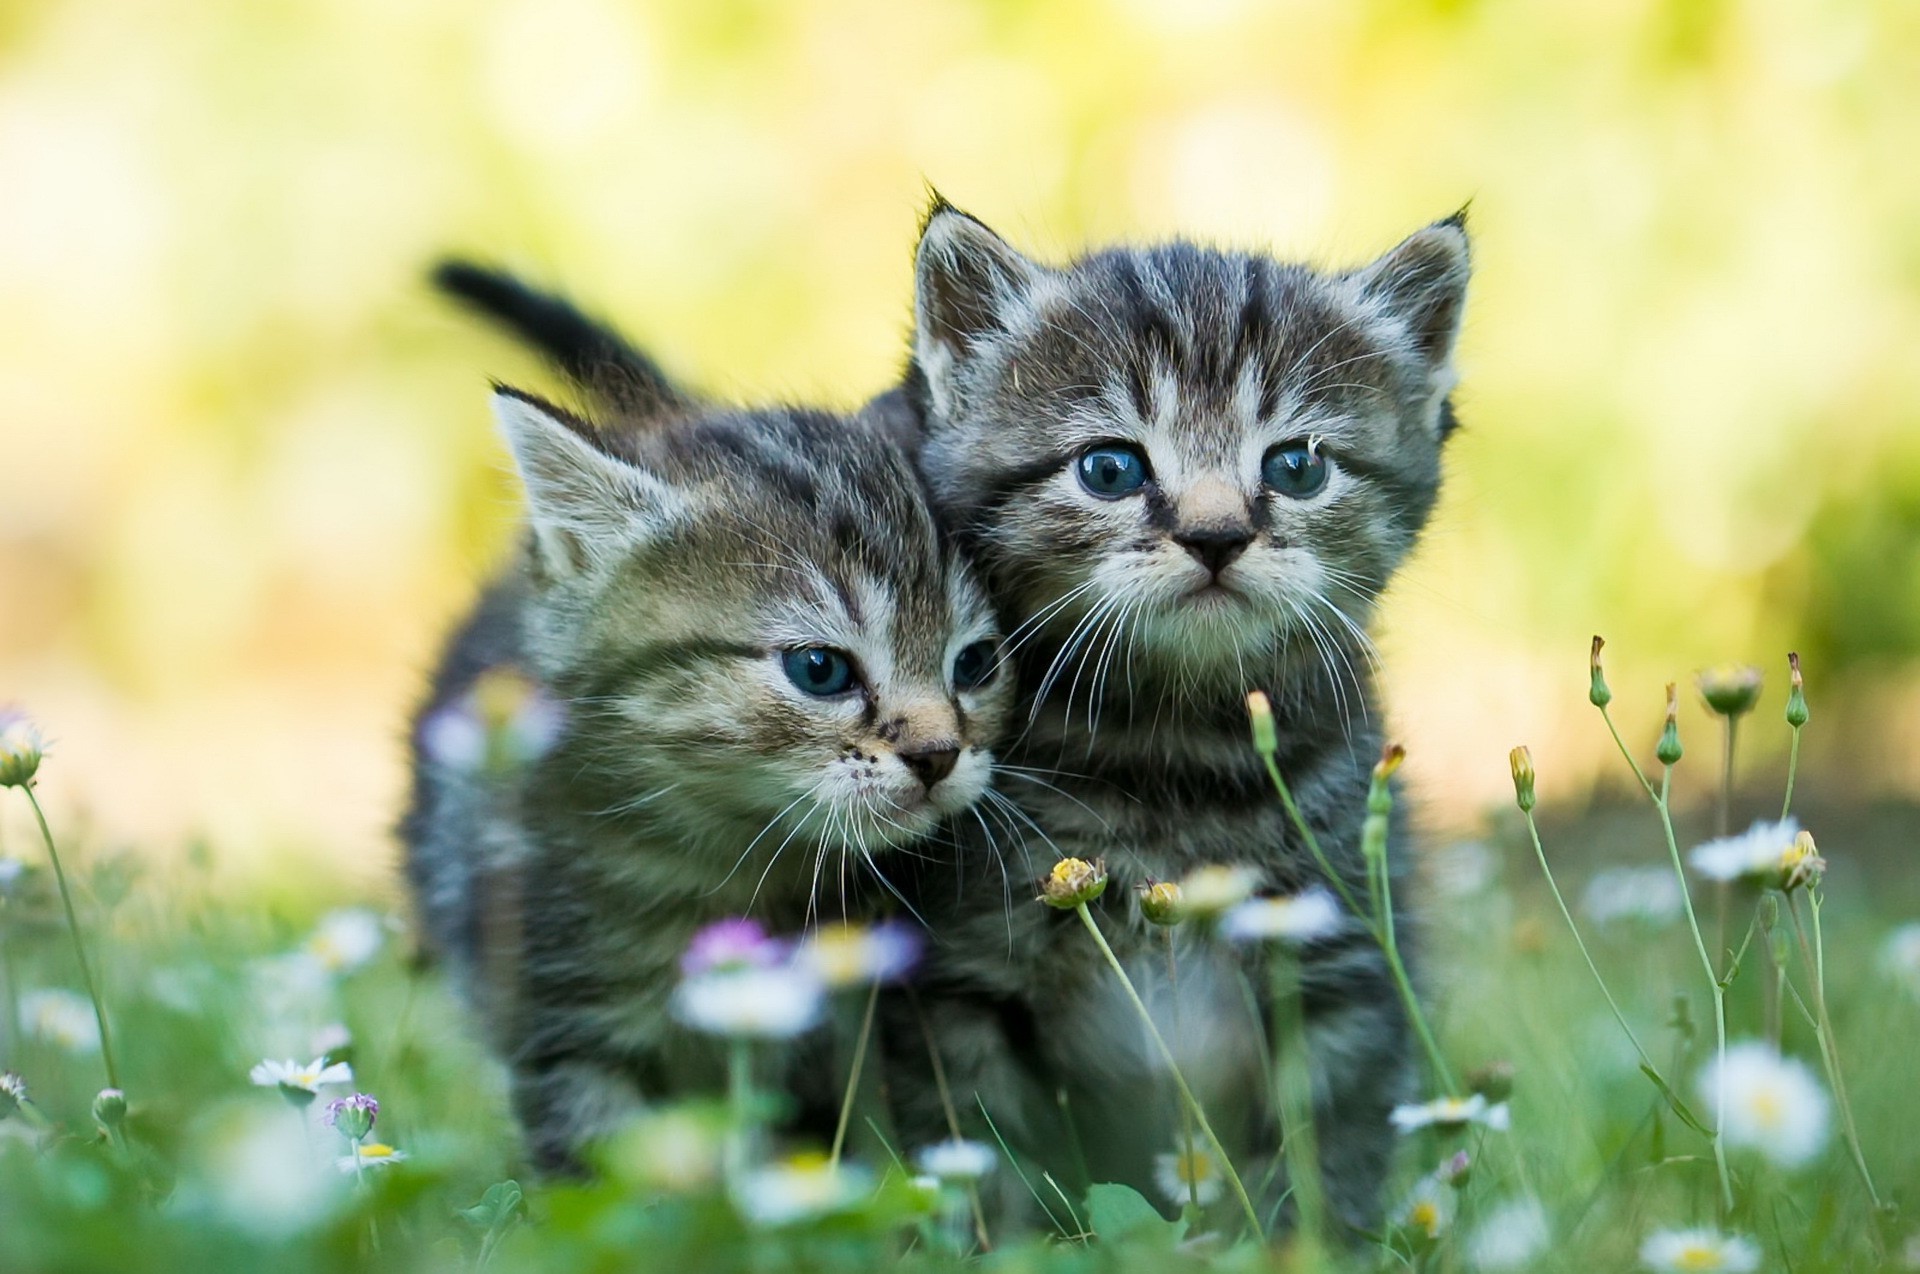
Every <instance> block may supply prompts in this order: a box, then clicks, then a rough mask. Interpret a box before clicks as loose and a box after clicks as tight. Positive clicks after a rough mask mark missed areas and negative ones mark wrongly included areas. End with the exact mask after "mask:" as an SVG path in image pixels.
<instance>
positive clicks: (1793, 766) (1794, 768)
mask: <svg viewBox="0 0 1920 1274" xmlns="http://www.w3.org/2000/svg"><path fill="white" fill-rule="evenodd" d="M1799 773H1800V727H1799V726H1794V727H1793V742H1792V743H1790V744H1788V745H1787V795H1786V798H1785V799H1784V800H1782V801H1781V802H1780V817H1781V818H1782V819H1784V818H1786V816H1787V812H1788V811H1789V810H1791V809H1792V808H1793V780H1794V778H1795V776H1797V775H1798V774H1799Z"/></svg>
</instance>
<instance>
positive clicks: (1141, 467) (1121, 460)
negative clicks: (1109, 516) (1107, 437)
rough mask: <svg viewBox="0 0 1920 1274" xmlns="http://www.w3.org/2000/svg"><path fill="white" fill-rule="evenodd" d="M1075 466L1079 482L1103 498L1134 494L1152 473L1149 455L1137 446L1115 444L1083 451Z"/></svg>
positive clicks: (1113, 498)
mask: <svg viewBox="0 0 1920 1274" xmlns="http://www.w3.org/2000/svg"><path fill="white" fill-rule="evenodd" d="M1073 468H1074V472H1075V473H1077V474H1079V475H1080V485H1081V486H1083V487H1085V488H1086V489H1087V490H1088V491H1090V492H1092V493H1093V494H1094V495H1097V496H1099V497H1100V498H1101V499H1102V500H1118V499H1120V498H1121V497H1122V496H1128V495H1132V494H1133V493H1134V492H1135V491H1138V490H1139V489H1140V488H1141V487H1144V486H1146V485H1147V479H1148V478H1149V477H1151V476H1153V475H1152V474H1151V473H1150V472H1149V471H1148V469H1147V457H1146V456H1145V454H1143V453H1142V452H1141V450H1140V449H1139V448H1138V447H1125V446H1120V445H1117V444H1113V443H1109V444H1106V445H1104V446H1099V447H1094V448H1092V449H1091V450H1089V451H1083V452H1081V453H1080V458H1079V459H1078V460H1076V461H1074V466H1073Z"/></svg>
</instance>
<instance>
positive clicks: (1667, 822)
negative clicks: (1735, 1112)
mask: <svg viewBox="0 0 1920 1274" xmlns="http://www.w3.org/2000/svg"><path fill="white" fill-rule="evenodd" d="M1672 792H1673V767H1672V766H1670V765H1669V766H1667V767H1666V768H1665V770H1664V771H1663V772H1662V774H1661V776H1660V795H1659V797H1658V798H1657V799H1656V800H1655V801H1654V807H1655V808H1656V809H1657V810H1659V811H1660V828H1661V830H1662V831H1663V832H1665V833H1666V837H1667V855H1668V857H1670V858H1671V859H1672V860H1673V871H1674V875H1675V876H1677V877H1678V878H1679V880H1680V899H1681V901H1682V902H1684V903H1685V904H1686V911H1687V928H1688V929H1689V930H1691V931H1692V933H1693V946H1694V950H1695V951H1696V952H1698V953H1699V956H1700V967H1701V968H1702V969H1704V970H1705V971H1706V974H1707V989H1708V990H1709V991H1711V992H1712V993H1713V1033H1714V1055H1715V1056H1716V1057H1717V1058H1718V1059H1719V1064H1720V1066H1721V1068H1722V1069H1723V1070H1724V1068H1725V1066H1726V1062H1727V988H1726V987H1725V986H1723V985H1722V984H1721V981H1720V976H1719V974H1717V973H1716V972H1715V971H1714V967H1713V957H1712V956H1710V955H1708V954H1707V944H1706V941H1705V940H1704V939H1703V938H1702V937H1701V936H1700V917H1699V916H1698V915H1696V914H1695V913H1694V909H1693V894H1692V892H1691V891H1689V890H1688V888H1687V869H1686V867H1685V866H1684V865H1683V864H1682V863H1681V861H1680V842H1679V840H1678V839H1677V838H1676V837H1675V836H1674V834H1673V811H1672V807H1671V806H1670V805H1669V804H1668V801H1669V798H1670V797H1671V795H1672ZM1726 1126H1727V1090H1726V1085H1724V1084H1721V1085H1717V1091H1716V1092H1715V1094H1714V1103H1713V1166H1714V1168H1715V1170H1716V1171H1717V1172H1718V1173H1719V1176H1720V1203H1721V1207H1722V1208H1723V1209H1724V1210H1726V1211H1729V1212H1730V1211H1732V1210H1733V1177H1732V1176H1731V1174H1729V1173H1728V1171H1727V1144H1726V1137H1725V1136H1724V1134H1723V1132H1722V1130H1723V1129H1725V1128H1726Z"/></svg>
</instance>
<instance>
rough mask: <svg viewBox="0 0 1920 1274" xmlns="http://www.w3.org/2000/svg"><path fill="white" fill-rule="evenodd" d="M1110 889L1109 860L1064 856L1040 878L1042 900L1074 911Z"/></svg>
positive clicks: (1048, 904) (1053, 905)
mask: <svg viewBox="0 0 1920 1274" xmlns="http://www.w3.org/2000/svg"><path fill="white" fill-rule="evenodd" d="M1106 889H1107V860H1106V859H1104V858H1096V859H1094V860H1093V861H1092V862H1088V861H1087V860H1086V859H1084V858H1062V859H1061V860H1060V861H1059V862H1057V863H1055V864H1054V865H1053V870H1052V871H1050V872H1048V873H1047V874H1046V875H1045V876H1044V877H1042V878H1041V881H1040V901H1041V902H1044V903H1046V904H1047V906H1049V907H1058V908H1059V909H1060V910H1062V911H1072V910H1073V909H1074V908H1075V907H1078V906H1080V905H1082V904H1084V903H1089V902H1092V901H1093V900H1094V899H1095V898H1098V897H1099V896H1100V895H1101V894H1103V893H1105V892H1106Z"/></svg>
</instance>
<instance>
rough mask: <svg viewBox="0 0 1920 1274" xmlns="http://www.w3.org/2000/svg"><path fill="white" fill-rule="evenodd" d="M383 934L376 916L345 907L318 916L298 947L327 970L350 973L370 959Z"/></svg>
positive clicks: (355, 908)
mask: <svg viewBox="0 0 1920 1274" xmlns="http://www.w3.org/2000/svg"><path fill="white" fill-rule="evenodd" d="M384 936H385V935H384V933H383V931H382V928H381V924H380V917H379V916H377V915H375V914H374V913H373V912H371V911H368V910H366V909H365V908H364V907H349V908H346V909H344V910H341V911H330V912H328V913H327V914H326V915H325V916H323V917H321V919H320V923H319V925H318V926H317V927H316V928H315V929H314V931H313V936H312V937H311V938H308V939H307V943H306V946H305V947H304V948H302V951H303V952H304V954H305V955H306V956H307V957H309V958H310V959H312V960H313V961H315V962H316V963H318V964H319V966H320V967H321V968H323V969H325V970H326V971H327V972H329V973H351V972H353V971H354V970H355V969H357V968H359V967H360V966H361V965H363V964H365V963H366V962H367V961H369V960H371V959H373V957H374V955H375V954H376V953H378V952H379V950H380V943H381V941H382V939H383V938H384Z"/></svg>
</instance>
